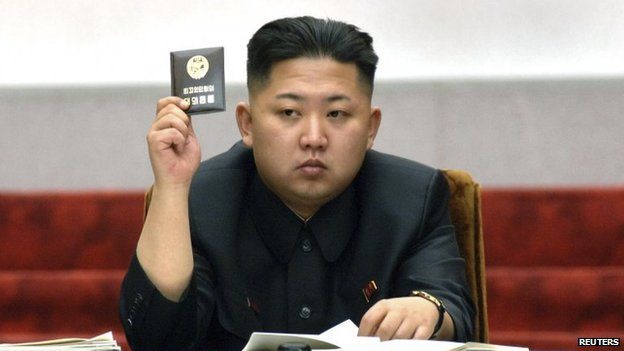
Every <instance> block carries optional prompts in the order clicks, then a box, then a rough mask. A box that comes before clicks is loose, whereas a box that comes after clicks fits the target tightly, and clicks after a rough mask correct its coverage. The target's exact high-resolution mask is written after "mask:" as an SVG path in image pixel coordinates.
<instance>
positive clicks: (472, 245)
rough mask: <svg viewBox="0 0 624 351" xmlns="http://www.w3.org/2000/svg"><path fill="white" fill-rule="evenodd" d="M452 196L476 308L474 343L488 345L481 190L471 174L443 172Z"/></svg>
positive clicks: (451, 171) (461, 246)
mask: <svg viewBox="0 0 624 351" xmlns="http://www.w3.org/2000/svg"><path fill="white" fill-rule="evenodd" d="M442 172H443V173H444V175H445V176H446V179H447V181H448V183H449V190H450V193H451V196H450V199H449V212H450V214H451V220H452V222H453V225H455V231H456V235H457V243H458V244H459V251H460V254H461V255H462V257H463V258H464V259H465V260H466V277H467V278H468V286H469V288H470V294H471V296H472V299H473V300H474V303H475V307H476V315H475V319H474V335H473V341H477V342H488V340H489V335H488V334H489V333H488V319H487V293H486V286H485V254H484V250H483V228H482V227H481V188H480V186H479V183H477V182H475V181H474V180H473V179H472V177H471V176H470V174H468V173H467V172H465V171H460V170H443V171H442Z"/></svg>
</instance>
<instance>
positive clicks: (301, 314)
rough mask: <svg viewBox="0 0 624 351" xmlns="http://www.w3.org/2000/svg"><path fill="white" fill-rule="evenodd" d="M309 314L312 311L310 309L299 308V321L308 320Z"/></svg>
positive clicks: (304, 306)
mask: <svg viewBox="0 0 624 351" xmlns="http://www.w3.org/2000/svg"><path fill="white" fill-rule="evenodd" d="M311 314H312V310H311V309H310V307H308V306H306V305H303V306H301V310H300V311H299V317H301V319H308V318H310V315H311Z"/></svg>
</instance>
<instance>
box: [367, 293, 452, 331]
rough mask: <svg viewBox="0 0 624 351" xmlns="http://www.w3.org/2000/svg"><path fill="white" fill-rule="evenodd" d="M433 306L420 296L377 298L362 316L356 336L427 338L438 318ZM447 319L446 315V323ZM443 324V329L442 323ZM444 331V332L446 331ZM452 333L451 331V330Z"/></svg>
mask: <svg viewBox="0 0 624 351" xmlns="http://www.w3.org/2000/svg"><path fill="white" fill-rule="evenodd" d="M438 317H439V312H438V309H437V308H436V306H435V305H434V304H433V303H431V302H430V301H427V300H425V299H423V298H420V297H415V296H410V297H398V298H392V299H386V300H380V301H379V302H377V303H376V304H375V305H373V307H371V308H370V309H369V310H368V311H367V312H366V313H365V314H364V316H363V317H362V321H361V322H360V329H359V331H358V336H377V337H379V338H380V339H381V340H382V341H384V340H390V339H429V338H430V337H431V335H432V334H433V329H434V328H435V325H436V323H437V322H438ZM447 320H450V317H449V316H448V315H445V323H444V324H448V323H447ZM444 324H443V327H442V330H441V332H442V331H444V329H445V327H446V328H448V326H445V325H444ZM445 334H446V333H445ZM451 335H452V334H451Z"/></svg>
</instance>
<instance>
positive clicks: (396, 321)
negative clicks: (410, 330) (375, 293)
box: [375, 313, 403, 341]
mask: <svg viewBox="0 0 624 351" xmlns="http://www.w3.org/2000/svg"><path fill="white" fill-rule="evenodd" d="M402 321H403V316H401V315H399V314H397V313H388V314H386V316H385V318H384V319H383V320H382V321H381V323H380V324H379V326H378V327H377V331H376V332H375V336H377V337H379V339H381V341H385V340H390V339H394V334H395V333H396V332H397V330H398V329H399V326H400V325H401V322H402Z"/></svg>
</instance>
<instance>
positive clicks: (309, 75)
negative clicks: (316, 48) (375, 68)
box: [250, 57, 370, 101]
mask: <svg viewBox="0 0 624 351" xmlns="http://www.w3.org/2000/svg"><path fill="white" fill-rule="evenodd" d="M250 93H256V94H262V95H265V94H268V96H267V97H269V98H276V99H292V100H302V99H305V98H306V97H307V96H308V95H310V94H314V95H318V94H322V95H324V96H323V99H325V100H330V101H338V100H351V99H352V97H351V96H353V95H357V94H360V93H363V94H364V95H370V87H369V86H368V84H367V83H366V82H365V81H364V80H363V79H362V77H361V75H360V73H359V71H358V69H357V66H356V65H355V63H352V62H350V63H342V62H339V61H336V60H334V59H331V58H326V57H314V58H309V57H301V58H296V59H289V60H284V61H280V62H277V63H275V64H273V66H272V67H271V69H270V70H269V73H268V77H267V78H266V80H265V81H264V82H263V83H262V84H261V86H259V87H256V89H251V90H250Z"/></svg>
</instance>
